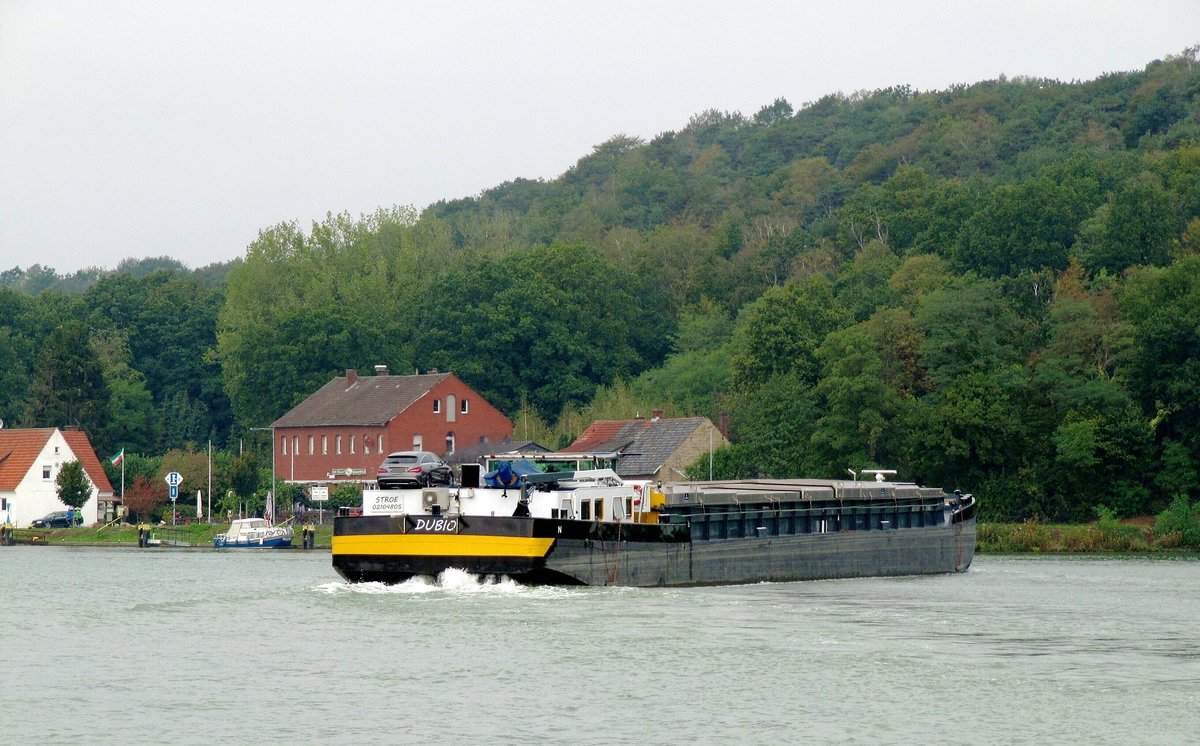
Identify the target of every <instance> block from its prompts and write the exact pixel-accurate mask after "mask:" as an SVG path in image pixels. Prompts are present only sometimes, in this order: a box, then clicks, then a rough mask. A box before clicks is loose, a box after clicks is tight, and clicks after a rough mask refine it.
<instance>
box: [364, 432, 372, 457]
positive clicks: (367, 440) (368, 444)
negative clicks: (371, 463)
mask: <svg viewBox="0 0 1200 746" xmlns="http://www.w3.org/2000/svg"><path fill="white" fill-rule="evenodd" d="M363 453H365V454H367V455H368V456H370V455H371V436H370V435H364V436H363Z"/></svg>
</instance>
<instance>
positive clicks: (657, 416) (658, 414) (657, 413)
mask: <svg viewBox="0 0 1200 746" xmlns="http://www.w3.org/2000/svg"><path fill="white" fill-rule="evenodd" d="M661 419H662V410H661V409H655V410H654V411H652V412H651V413H650V420H651V421H653V422H658V421H659V420H661Z"/></svg>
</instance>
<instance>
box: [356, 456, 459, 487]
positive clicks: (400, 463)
mask: <svg viewBox="0 0 1200 746" xmlns="http://www.w3.org/2000/svg"><path fill="white" fill-rule="evenodd" d="M453 473H454V472H453V470H452V469H451V468H450V465H449V464H447V463H446V462H445V461H442V460H441V459H440V458H438V455H437V454H436V453H430V452H429V451H397V452H395V453H389V454H388V455H387V458H385V459H384V460H383V463H382V464H380V465H379V472H378V474H377V475H376V477H375V481H377V482H378V483H379V489H381V490H389V489H395V488H397V487H428V486H429V485H432V484H450V479H451V475H452V474H453Z"/></svg>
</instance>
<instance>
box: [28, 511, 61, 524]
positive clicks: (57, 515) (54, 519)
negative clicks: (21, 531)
mask: <svg viewBox="0 0 1200 746" xmlns="http://www.w3.org/2000/svg"><path fill="white" fill-rule="evenodd" d="M29 525H30V526H33V527H34V528H68V527H69V526H70V525H71V519H70V518H68V517H67V511H65V510H59V511H57V512H54V513H50V514H48V515H44V516H42V517H41V518H38V519H37V520H35V521H34V522H33V523H30V524H29Z"/></svg>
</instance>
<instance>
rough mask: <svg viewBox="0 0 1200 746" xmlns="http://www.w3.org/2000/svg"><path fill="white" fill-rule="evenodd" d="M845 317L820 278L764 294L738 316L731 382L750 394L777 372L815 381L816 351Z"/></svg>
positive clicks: (801, 280)
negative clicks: (794, 374)
mask: <svg viewBox="0 0 1200 746" xmlns="http://www.w3.org/2000/svg"><path fill="white" fill-rule="evenodd" d="M849 321H850V315H849V313H848V312H847V311H846V310H845V309H844V308H842V306H841V304H840V303H838V301H837V299H836V298H835V297H834V295H833V286H832V285H831V284H830V283H829V281H828V280H826V279H825V278H824V277H821V276H819V275H809V276H807V277H802V278H798V279H795V280H792V281H789V282H788V283H787V284H786V285H783V286H781V287H775V288H771V289H769V290H767V292H765V293H763V295H762V297H761V298H759V299H758V300H756V301H754V302H753V303H751V304H750V305H749V307H747V308H746V310H745V311H744V312H743V314H742V315H741V316H740V317H739V319H738V322H737V327H736V329H735V331H734V338H733V345H734V355H733V360H732V365H733V370H732V376H733V383H734V386H736V387H737V388H739V389H742V390H749V389H753V388H754V387H756V386H758V385H761V384H762V383H764V382H766V380H767V379H768V378H770V377H771V376H772V375H776V374H785V373H790V372H793V371H794V372H795V373H796V374H797V375H798V376H799V379H800V380H801V381H804V382H807V383H808V384H809V385H812V384H815V383H816V379H817V359H816V352H817V347H818V346H820V344H821V342H822V341H823V340H824V339H825V336H826V335H827V334H829V333H830V332H831V331H834V330H835V329H839V328H842V327H843V326H846V325H847V324H848V322H849Z"/></svg>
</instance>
